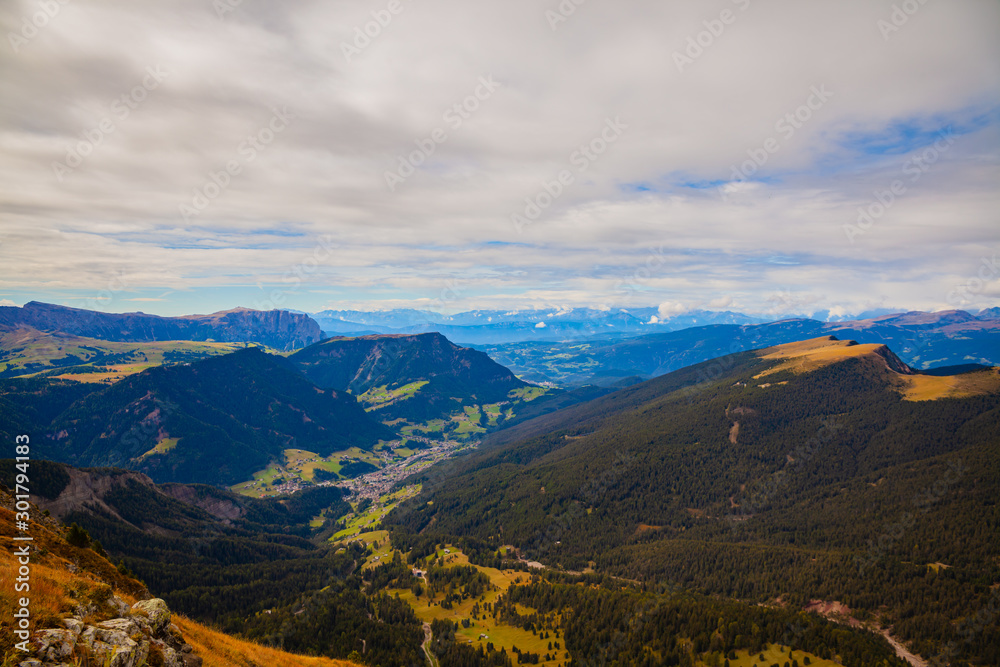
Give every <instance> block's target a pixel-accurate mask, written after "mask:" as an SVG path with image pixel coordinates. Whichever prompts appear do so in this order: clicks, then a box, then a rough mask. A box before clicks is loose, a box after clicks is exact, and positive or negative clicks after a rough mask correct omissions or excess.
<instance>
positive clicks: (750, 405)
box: [0, 316, 1000, 667]
mask: <svg viewBox="0 0 1000 667" xmlns="http://www.w3.org/2000/svg"><path fill="white" fill-rule="evenodd" d="M948 317H950V316H943V317H942V318H939V320H942V321H949V322H950V321H951V320H948ZM910 319H911V320H912V319H913V318H912V317H911V318H910ZM958 319H962V318H958ZM904 320H905V318H904ZM907 321H910V320H905V321H904V322H903V324H902V325H899V326H903V325H905V324H906V322H907ZM921 321H922V320H921ZM964 322H965V323H964V324H962V323H961V322H959V323H958V324H960V325H962V326H966V328H968V326H973V327H974V328H975V330H976V331H986V330H987V329H988V326H987V327H985V328H984V325H981V324H977V323H976V322H981V321H979V320H977V321H976V322H971V321H968V320H965V321H964ZM779 324H780V323H779ZM924 324H926V323H924ZM734 326H736V327H738V328H740V331H741V332H742V333H741V334H739V335H742V336H744V337H745V338H744V339H743V343H741V344H748V345H749V344H752V345H756V346H757V347H755V348H754V349H748V350H744V351H740V350H738V349H737V348H738V346H737V347H734V338H733V336H734V335H735V334H734V332H733V330H732V329H731V328H727V327H734ZM812 326H813V325H811V324H809V323H803V322H799V323H795V324H790V323H784V324H780V325H773V326H772V325H766V324H748V325H718V326H713V327H710V328H709V329H708V330H697V331H689V330H680V331H677V332H671V333H668V334H662V336H667V337H668V338H669V339H670V340H668V341H667V342H666V343H664V340H666V339H662V340H661V339H657V340H656V341H650V340H644V339H642V338H635V339H629V340H619V341H618V342H615V343H614V344H613V349H614V351H613V353H612V352H609V350H610V349H611V348H602V347H601V344H599V342H598V341H596V340H594V341H591V342H588V343H581V342H577V341H567V342H565V344H562V343H546V345H548V346H549V347H548V348H545V349H547V350H548V351H547V352H544V351H543V353H542V356H541V357H538V358H537V359H535V360H534V361H531V360H528V361H526V362H525V363H526V364H528V365H531V364H537V363H542V365H543V366H544V368H546V369H547V371H546V372H547V373H550V374H552V373H554V374H555V376H556V377H558V378H561V379H563V380H565V379H566V378H569V377H570V375H573V374H575V375H573V376H574V377H578V378H581V380H583V381H587V378H591V379H598V380H600V382H598V384H600V385H603V386H596V385H593V384H585V385H583V386H578V387H575V388H574V387H573V386H572V384H573V383H572V382H569V383H567V384H566V385H562V386H558V383H552V382H548V381H544V382H545V383H544V384H531V383H528V382H526V381H524V380H523V379H521V378H519V377H517V376H516V375H515V374H514V373H512V372H511V371H510V370H508V369H507V368H504V367H503V366H502V365H500V364H498V363H496V362H495V361H494V360H493V359H491V358H490V357H489V356H487V355H486V354H484V353H482V352H480V351H476V350H471V349H469V348H462V347H460V346H457V345H455V344H453V343H451V342H450V341H449V340H447V339H446V338H445V337H443V336H441V335H440V334H435V333H428V334H389V335H364V336H358V337H349V336H348V337H343V336H342V337H335V338H330V339H326V340H323V341H321V342H318V343H314V344H313V345H310V346H308V347H305V348H304V349H301V350H297V351H295V350H292V351H285V352H281V353H277V352H276V351H274V350H271V351H269V350H267V349H265V348H263V347H262V346H260V345H252V346H248V345H239V344H236V343H225V344H218V343H214V342H207V341H206V342H198V341H186V342H185V341H179V342H176V341H175V342H162V341H160V342H156V341H153V342H114V341H112V342H106V343H105V342H100V341H98V342H93V341H87V340H85V341H82V343H83V344H86V345H87V346H88V347H92V348H93V349H94V350H97V351H98V352H97V353H95V354H98V353H99V354H103V355H108V354H111V353H112V352H113V351H114V350H118V349H120V350H121V352H120V353H121V354H123V355H139V354H140V352H141V351H142V350H145V352H142V353H143V354H145V355H146V356H145V358H143V357H141V356H128V357H126V356H123V357H121V359H120V361H121V362H122V363H121V365H120V366H119V367H114V366H112V365H110V363H108V365H105V363H104V362H110V358H109V357H107V356H105V357H98V356H94V357H86V358H84V357H81V360H82V361H84V362H85V363H84V364H76V365H73V366H65V367H62V366H59V367H53V368H51V369H50V370H44V371H40V372H35V373H29V374H26V375H25V376H23V377H17V378H6V379H2V380H0V415H2V416H4V421H3V423H2V427H0V429H2V430H4V434H3V435H4V437H12V434H13V433H20V432H31V433H34V434H36V435H35V436H33V438H34V440H33V441H34V442H37V445H35V446H34V450H35V451H37V452H38V454H39V457H40V458H41V459H52V460H55V461H60V462H59V463H47V462H46V461H38V462H37V463H35V464H33V465H34V466H37V470H36V472H34V473H33V475H35V478H36V479H37V480H39V483H38V484H37V486H36V489H37V494H38V495H37V497H36V498H34V500H36V502H37V503H38V506H39V508H40V509H41V510H44V511H48V512H50V513H51V514H52V516H53V517H54V519H55V520H56V521H60V522H65V523H67V524H69V523H75V524H78V525H79V526H81V527H82V529H83V530H86V531H87V532H88V533H89V535H90V536H91V539H93V540H96V541H97V542H99V544H100V546H101V548H102V550H104V551H105V552H106V553H107V554H108V555H109V556H110V557H112V558H114V559H116V560H120V561H121V562H122V565H121V567H122V568H125V569H127V571H129V572H134V573H135V575H136V576H138V577H139V578H141V579H142V581H143V582H145V585H146V586H148V587H149V589H150V590H151V591H155V594H156V595H158V596H161V597H162V598H163V599H164V600H165V601H166V604H168V605H169V606H170V608H171V609H175V610H176V611H177V612H179V613H183V614H185V615H187V616H188V617H190V618H191V619H192V622H196V623H203V624H210V625H212V626H213V627H214V628H216V629H218V630H222V631H225V632H229V633H234V634H236V635H238V638H237V639H234V640H233V641H235V642H246V641H258V642H262V643H263V644H265V645H267V646H270V647H275V648H281V649H283V650H286V651H292V652H293V653H302V654H308V655H315V656H325V657H327V658H334V659H340V660H348V661H352V662H354V663H357V664H366V665H372V667H374V666H375V665H382V666H383V667H386V666H387V665H399V666H400V667H403V666H406V667H409V666H410V665H414V664H428V663H429V664H432V665H439V666H440V667H451V666H455V667H464V666H465V665H472V666H476V665H490V666H493V665H495V666H496V667H506V666H507V665H511V666H513V665H516V664H542V665H549V666H550V667H556V666H559V667H563V666H567V667H568V666H570V665H580V664H597V663H607V664H620V665H625V664H629V665H632V664H649V665H654V664H664V665H676V664H681V665H687V666H689V667H722V666H724V665H725V664H726V663H728V664H729V666H730V667H733V666H734V665H745V666H746V667H753V665H757V667H770V666H771V665H773V664H775V663H777V664H779V665H783V664H784V663H785V662H787V663H789V665H791V664H793V663H794V664H799V665H805V664H810V665H821V666H822V667H832V666H833V665H842V666H845V667H867V665H870V664H874V665H879V667H905V666H906V665H907V664H909V665H910V666H911V667H914V666H917V667H919V665H920V664H921V661H922V660H926V659H927V658H928V656H933V655H936V654H938V653H940V652H941V651H943V650H945V648H946V647H948V646H952V647H953V649H954V652H955V653H956V655H957V656H959V659H961V660H966V661H967V664H968V665H978V664H979V663H981V662H984V661H986V662H988V661H990V660H993V659H994V657H996V654H995V645H996V644H997V642H996V641H995V640H996V639H997V638H998V637H1000V628H998V627H996V626H995V624H987V625H986V626H984V628H983V629H982V630H980V631H979V633H978V634H977V635H975V636H973V637H972V638H971V639H970V640H969V641H968V642H964V643H956V637H958V636H959V634H958V633H959V632H960V631H961V626H960V625H959V623H960V622H961V619H963V618H966V617H968V616H969V615H970V614H974V613H976V610H978V609H982V608H984V605H988V604H989V599H990V591H991V590H993V589H992V588H991V587H992V586H995V585H998V584H1000V569H998V565H997V563H1000V560H998V559H1000V551H998V550H997V545H996V542H995V540H994V539H992V538H991V535H993V533H992V532H991V529H990V528H989V527H991V526H996V525H1000V523H998V522H1000V518H998V517H997V516H995V515H996V511H995V510H996V505H995V503H993V502H992V499H993V498H995V494H996V492H997V489H1000V477H998V474H1000V473H998V471H1000V466H998V464H997V458H996V457H997V452H998V451H1000V450H998V449H997V443H998V442H1000V431H998V430H997V428H998V426H997V425H998V423H1000V419H998V418H997V415H998V414H1000V403H998V401H1000V374H998V371H997V368H993V367H983V366H982V365H976V364H966V365H964V366H961V367H959V368H955V369H951V370H949V369H939V370H935V371H932V372H923V371H920V370H917V369H915V368H913V367H912V366H910V365H909V364H908V363H906V361H905V360H904V359H903V358H901V357H900V356H897V354H896V352H895V350H894V349H893V347H892V346H891V345H886V344H884V343H881V342H874V341H872V342H859V341H856V340H853V339H842V338H840V337H838V336H834V335H832V334H823V335H820V336H816V337H811V338H809V337H803V338H798V339H796V340H794V341H792V342H776V343H774V342H771V341H774V340H775V339H777V340H778V341H782V340H783V339H784V338H785V337H787V336H790V335H793V333H794V332H799V333H802V332H811V331H813V330H814V329H813V328H811V327H812ZM885 326H888V325H887V324H885V323H881V324H879V323H874V324H872V325H871V327H869V328H873V329H877V328H879V327H885ZM893 326H896V325H893ZM922 326H924V325H922ZM942 326H956V324H955V323H954V322H953V323H950V324H943V325H942ZM851 327H855V325H854V324H850V325H848V329H849V330H851V331H853V330H854V329H851ZM751 332H756V333H751ZM977 335H978V334H977ZM692 336H697V337H699V339H700V340H701V341H702V342H701V344H700V345H698V346H693V347H691V346H688V347H685V346H686V345H687V343H686V342H685V341H688V340H689V337H692ZM262 337H266V336H262ZM66 340H69V339H66ZM747 340H751V341H753V342H752V343H747V342H746V341H747ZM984 340H986V339H984ZM670 341H672V342H670ZM78 342H81V341H78ZM761 342H770V344H767V345H760V343H761ZM977 344H978V343H977ZM118 345H123V346H126V347H127V348H128V349H126V347H123V348H117V347H116V346H118ZM560 345H566V346H568V347H560ZM101 346H104V347H101ZM229 346H234V347H229ZM671 346H673V347H671ZM26 349H27V348H26ZM75 349H79V350H82V349H83V348H75ZM538 349H539V350H541V348H538ZM713 349H714V350H725V352H724V353H723V355H722V356H721V357H716V358H710V357H709V358H706V359H705V360H704V361H699V359H700V358H701V356H704V355H710V354H712V350H713ZM129 350H131V351H129ZM601 350H604V351H603V352H602V351H601ZM671 350H674V351H673V352H672V351H671ZM62 351H63V352H64V351H66V350H65V349H64V350H62ZM11 352H12V353H17V354H22V353H23V352H24V351H21V352H17V350H11ZM115 353H117V352H115ZM605 353H607V354H612V356H611V357H607V358H606V359H604V360H601V359H600V355H603V354H605ZM498 354H501V355H502V354H503V353H502V352H498ZM650 354H651V355H652V357H644V356H643V355H650ZM157 355H159V356H157ZM178 355H180V356H178ZM185 355H187V356H185ZM574 355H584V356H583V357H576V356H574ZM595 355H596V356H595ZM622 355H624V356H622ZM33 358H37V359H43V358H44V355H41V356H38V357H33ZM649 358H652V359H653V360H654V361H655V363H656V367H655V368H653V367H652V366H650V365H646V366H642V367H641V368H640V367H637V365H636V364H638V363H639V362H642V363H647V362H646V361H642V360H643V359H649ZM581 359H582V361H580V360H581ZM621 359H626V360H630V361H629V363H622V362H621ZM99 360H100V361H101V363H100V364H96V362H97V361H99ZM539 360H541V361H539ZM88 361H90V362H95V364H96V365H94V366H87V365H86V363H87V362H88ZM578 361H580V363H583V366H579V367H577V366H576V365H575V364H577V362H578ZM50 362H51V360H50ZM50 362H49V363H50ZM632 362H635V363H632ZM32 363H35V362H32ZM37 363H43V362H42V361H39V362H37ZM519 363H520V362H519ZM130 364H135V366H134V367H130ZM630 364H631V365H630ZM674 365H677V366H678V369H677V370H672V371H669V372H666V373H663V374H660V371H661V370H663V369H664V368H668V369H669V368H671V367H673V366H674ZM87 369H89V371H92V372H89V371H88V370H87ZM116 369H117V370H116ZM574 369H575V370H574ZM119 371H120V372H119ZM126 371H128V372H126ZM633 371H636V373H633ZM566 373H569V375H567V374H566ZM529 374H530V373H529ZM644 374H654V375H656V377H654V378H652V379H649V380H643V375H644ZM85 376H93V377H91V378H88V377H85ZM88 379H96V380H99V381H97V382H87V381H85V380H88ZM0 472H3V477H2V478H0V479H2V480H3V484H4V485H6V486H8V487H10V485H12V484H13V481H12V478H10V476H9V475H8V474H7V473H8V472H9V471H7V470H4V471H0ZM886 591H889V592H891V595H888V596H887V595H886ZM822 600H836V601H838V602H837V603H836V604H838V605H843V608H848V607H849V608H850V610H851V612H850V614H851V616H850V618H849V619H845V618H841V617H838V616H832V617H829V618H827V616H826V615H824V613H822V612H823V611H824V610H825V609H826V607H825V606H824V605H822V604H819V602H818V601H822ZM830 604H833V603H830ZM185 628H186V630H185V631H186V632H188V633H190V634H191V635H192V637H204V634H203V631H202V630H201V629H199V628H198V627H196V626H194V625H185ZM876 630H878V631H879V632H876ZM880 632H885V633H886V634H885V635H884V636H883V635H882V634H879V633H880ZM889 632H891V635H890V634H888V633H889ZM192 641H196V640H194V639H193V640H192ZM197 641H198V646H199V650H203V651H206V652H208V651H209V649H208V648H206V646H207V645H206V643H205V642H206V641H211V640H206V639H198V640H197ZM218 641H220V642H224V641H229V640H225V639H222V638H220V639H218ZM235 647H236V645H234V648H233V650H234V651H236V650H237V648H235ZM240 650H242V649H240ZM900 656H902V658H901V657H900ZM904 658H905V659H904ZM976 661H979V662H976ZM956 664H958V663H956Z"/></svg>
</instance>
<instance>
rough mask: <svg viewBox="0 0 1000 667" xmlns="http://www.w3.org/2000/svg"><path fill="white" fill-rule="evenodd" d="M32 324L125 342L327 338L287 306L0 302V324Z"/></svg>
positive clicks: (288, 345)
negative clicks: (163, 313)
mask: <svg viewBox="0 0 1000 667" xmlns="http://www.w3.org/2000/svg"><path fill="white" fill-rule="evenodd" d="M18 326H26V327H32V328H34V329H38V330H40V331H59V332H63V333H68V334H73V335H76V336H85V337H87V338H99V339H101V340H109V341H121V342H132V343H136V342H149V341H164V340H192V341H208V340H214V341H217V342H223V343H239V342H251V343H260V344H261V345H267V346H268V347H273V348H275V349H278V350H297V349H300V348H303V347H306V346H308V345H312V344H313V343H317V342H319V341H320V340H322V339H323V332H322V330H321V329H320V327H319V325H318V324H317V323H316V322H315V321H314V320H313V319H312V318H311V317H309V316H308V315H301V314H297V313H290V312H288V311H285V310H269V311H260V310H249V309H247V308H236V309H234V310H227V311H223V312H219V313H214V314H212V315H187V316H184V317H159V316H157V315H147V314H145V313H101V312H97V311H93V310H81V309H79V308H67V307H65V306H57V305H53V304H49V303H40V302H37V301H32V302H30V303H26V304H25V305H24V307H22V308H17V307H8V306H4V307H0V327H8V328H14V327H18Z"/></svg>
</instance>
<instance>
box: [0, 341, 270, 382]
mask: <svg viewBox="0 0 1000 667" xmlns="http://www.w3.org/2000/svg"><path fill="white" fill-rule="evenodd" d="M244 347H246V346H245V345H244V344H243V343H209V342H195V341H159V342H149V343H120V342H114V341H105V340H97V339H94V338H84V337H81V336H73V335H70V334H64V333H51V334H50V333H43V332H40V331H36V330H34V329H15V330H14V331H10V332H6V333H3V334H2V335H0V376H8V377H9V376H14V375H16V376H20V377H27V376H30V375H37V374H39V373H45V374H46V375H47V376H50V377H52V376H54V377H60V378H66V379H70V380H76V381H78V382H101V383H105V384H110V383H113V382H117V381H118V380H120V379H122V378H123V377H126V376H128V375H133V374H135V373H139V372H141V371H144V370H146V369H147V368H151V367H153V366H160V365H163V364H165V363H183V362H189V361H194V360H196V359H202V358H204V357H209V356H214V355H219V354H228V353H229V352H234V351H236V350H239V349H242V348H244ZM269 351H270V350H269ZM95 370H96V371H97V372H94V371H95Z"/></svg>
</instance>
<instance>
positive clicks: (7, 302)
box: [0, 299, 18, 307]
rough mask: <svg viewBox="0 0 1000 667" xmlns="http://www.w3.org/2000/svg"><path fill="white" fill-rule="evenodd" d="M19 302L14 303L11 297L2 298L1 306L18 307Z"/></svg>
mask: <svg viewBox="0 0 1000 667" xmlns="http://www.w3.org/2000/svg"><path fill="white" fill-rule="evenodd" d="M17 305H18V304H16V303H14V302H13V301H11V300H10V299H0V306H13V307H17Z"/></svg>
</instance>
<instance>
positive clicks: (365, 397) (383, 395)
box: [358, 380, 427, 411]
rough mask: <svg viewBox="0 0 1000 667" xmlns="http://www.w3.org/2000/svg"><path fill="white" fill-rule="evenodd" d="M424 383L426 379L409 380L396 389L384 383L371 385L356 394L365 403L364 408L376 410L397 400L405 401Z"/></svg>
mask: <svg viewBox="0 0 1000 667" xmlns="http://www.w3.org/2000/svg"><path fill="white" fill-rule="evenodd" d="M426 384H427V381H426V380H424V381H419V382H411V383H410V384H407V385H403V386H402V387H397V388H396V389H389V388H388V387H387V386H386V385H383V386H381V387H372V388H371V389H369V390H368V391H366V392H365V393H363V394H361V395H360V396H358V401H360V402H361V403H364V404H365V410H369V411H370V410H377V409H378V408H384V407H386V406H388V405H392V404H393V403H395V402H397V401H405V400H406V399H408V398H410V397H412V396H414V395H415V394H416V393H417V392H418V391H420V389H421V388H422V387H423V386H424V385H426Z"/></svg>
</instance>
